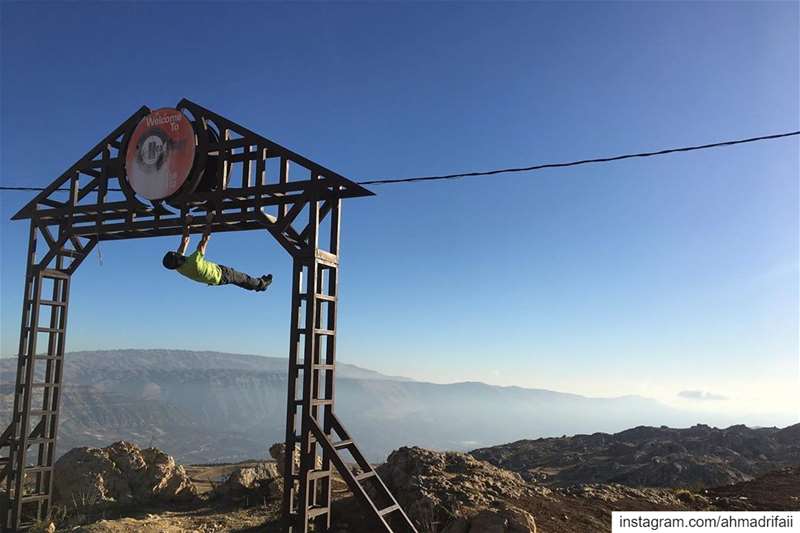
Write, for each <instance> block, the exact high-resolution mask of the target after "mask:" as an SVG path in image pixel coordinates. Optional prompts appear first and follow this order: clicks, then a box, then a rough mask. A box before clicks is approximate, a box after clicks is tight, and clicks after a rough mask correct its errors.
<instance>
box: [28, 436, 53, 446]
mask: <svg viewBox="0 0 800 533" xmlns="http://www.w3.org/2000/svg"><path fill="white" fill-rule="evenodd" d="M55 441H56V439H45V438H41V437H36V438H33V439H28V440H26V441H25V445H26V446H36V445H37V444H52V443H54V442H55Z"/></svg>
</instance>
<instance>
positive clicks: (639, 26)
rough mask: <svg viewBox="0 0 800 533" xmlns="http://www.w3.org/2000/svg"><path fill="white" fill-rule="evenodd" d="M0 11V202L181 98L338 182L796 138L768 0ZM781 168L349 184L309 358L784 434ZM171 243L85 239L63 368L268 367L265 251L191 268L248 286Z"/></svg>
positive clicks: (278, 271)
mask: <svg viewBox="0 0 800 533" xmlns="http://www.w3.org/2000/svg"><path fill="white" fill-rule="evenodd" d="M1 6H2V7H0V9H2V11H1V13H2V32H1V33H2V37H0V39H2V41H0V43H1V44H2V71H1V72H0V74H1V75H2V82H1V83H0V88H1V89H2V95H1V96H0V127H1V128H2V130H1V131H0V149H2V152H0V180H2V183H3V184H5V185H32V186H43V185H46V184H48V183H49V182H50V181H52V180H53V179H54V178H55V177H56V176H58V175H59V174H60V173H61V172H63V170H64V169H66V168H67V167H68V166H69V165H71V164H72V163H73V162H74V161H75V160H76V159H78V158H79V157H80V156H81V155H83V153H85V152H86V150H88V149H89V148H90V147H91V146H93V145H94V144H95V143H96V142H97V141H98V140H99V139H100V138H102V137H103V136H104V135H105V134H106V133H108V132H109V131H110V130H111V129H113V128H114V127H116V126H117V125H118V124H119V123H120V122H121V121H122V120H124V119H125V118H127V117H128V116H129V115H130V114H131V113H132V112H133V111H134V110H136V109H137V108H138V107H139V106H141V105H148V106H149V107H151V108H157V107H171V106H174V105H175V104H176V103H177V102H178V101H179V100H180V98H182V97H184V96H185V97H188V98H189V99H191V100H194V101H196V102H198V103H200V104H201V105H204V106H206V107H209V108H211V109H213V110H215V111H217V112H218V113H220V114H223V115H225V116H227V117H229V118H231V119H233V120H235V121H237V122H240V123H242V124H244V125H245V126H247V127H249V128H250V129H253V130H255V131H257V132H259V133H261V134H263V135H265V136H266V137H269V138H272V139H274V140H275V141H277V142H279V143H281V144H284V145H285V146H288V147H290V148H292V149H294V150H295V151H298V152H300V153H302V154H304V155H306V156H308V157H310V158H311V159H314V160H316V161H318V162H320V163H322V164H323V165H326V166H328V167H330V168H332V169H335V170H337V171H338V172H340V173H342V174H344V175H346V176H349V177H351V178H353V179H368V178H381V177H405V176H413V175H419V174H435V173H443V172H455V171H469V170H482V169H491V168H495V167H501V166H517V165H528V164H534V163H539V162H551V161H562V160H571V159H579V158H583V157H592V156H601V155H608V154H617V153H621V152H627V151H639V150H648V149H653V148H662V147H671V146H680V145H689V144H700V143H704V142H712V141H717V140H725V139H734V138H740V137H748V136H752V135H761V134H768V133H775V132H781V131H789V130H797V129H800V128H798V126H799V125H800V124H799V122H800V119H799V118H798V116H799V111H800V110H799V109H798V94H800V83H799V82H798V77H799V73H798V65H799V64H800V55H799V54H798V20H800V13H799V12H798V11H799V8H798V4H797V3H796V2H781V3H768V2H758V3H746V2H731V3H723V2H704V3H644V2H638V3H599V2H598V3H513V4H511V3H509V4H498V3H493V4H488V3H486V4H484V3H469V4H456V3H449V4H421V3H414V4H406V3H391V4H383V3H370V4H359V3H348V4H335V5H331V4H316V3H315V4H291V5H287V4H273V3H230V4H221V3H220V4H209V3H200V4H189V3H178V4H165V3H142V4H133V3H88V2H77V3H65V4H44V3H17V2H6V3H3V4H2V5H1ZM799 157H800V149H799V148H798V141H797V138H791V139H788V140H779V141H772V142H765V143H759V144H752V145H746V146H740V147H736V148H726V149H719V150H714V151H704V152H695V153H691V154H682V155H674V156H668V157H663V158H651V159H646V160H633V161H625V162H620V163H614V164H608V165H597V166H586V167H579V168H572V169H562V170H550V171H543V172H538V173H533V174H529V175H510V176H494V177H490V178H485V179H464V180H460V181H456V182H446V183H431V184H424V185H395V186H383V187H374V188H373V190H374V191H375V192H376V193H377V194H378V195H377V196H376V197H374V198H368V199H356V200H352V201H349V202H347V203H346V205H345V211H344V217H343V239H344V241H343V251H342V273H341V276H342V279H341V290H342V302H341V306H340V321H339V325H340V330H339V331H340V336H339V341H338V342H339V357H340V359H341V360H343V361H347V362H351V363H355V364H359V365H362V366H365V367H369V368H373V369H376V370H380V371H384V372H388V373H392V374H402V375H408V376H412V377H415V378H419V379H426V380H431V381H441V382H449V381H459V380H480V381H485V382H489V383H496V384H501V385H520V386H527V387H541V388H549V389H557V390H565V391H571V392H578V393H584V394H592V395H622V394H642V395H645V396H650V397H655V398H658V399H660V400H662V401H665V402H668V403H671V404H673V405H679V406H682V407H687V408H694V409H697V410H698V411H702V410H716V411H726V412H729V413H734V414H741V416H742V417H743V419H744V418H747V420H748V421H755V422H760V423H770V422H780V423H783V422H786V421H787V420H790V419H794V420H797V419H799V418H800V413H798V405H800V397H798V392H797V391H798V390H799V389H800V388H799V387H798V380H799V379H800V378H799V372H800V371H799V369H798V367H799V366H800V362H799V361H798V351H799V348H798V298H799V294H798V292H799V289H798V158H799ZM29 198H30V195H29V194H27V193H2V196H0V201H2V205H1V206H0V215H2V217H1V218H2V220H0V231H1V232H2V233H0V238H2V248H1V249H0V251H1V252H2V272H1V277H0V281H1V282H2V285H0V291H1V295H0V299H1V300H0V311H1V312H2V317H0V327H1V328H2V329H1V330H0V335H1V336H2V339H0V341H1V342H0V347H1V348H2V350H1V353H2V354H3V355H13V354H15V353H16V346H17V342H18V332H19V312H20V311H19V310H20V301H21V295H22V281H23V271H24V241H25V235H26V226H25V223H11V222H10V221H9V218H10V217H11V215H13V213H14V212H16V210H17V209H18V208H19V207H20V206H21V205H23V204H24V203H25V202H26V201H27V200H28V199H29ZM176 244H177V240H176V239H148V240H142V241H127V242H124V243H103V244H101V246H100V254H99V255H100V256H102V264H100V260H99V257H98V254H94V256H93V257H91V258H90V259H88V260H87V261H86V263H85V264H84V265H83V266H82V267H81V270H80V271H79V274H78V275H77V276H76V278H75V280H74V283H73V294H72V300H71V308H70V329H69V337H68V349H70V350H81V349H92V348H113V347H172V348H189V349H212V350H225V351H232V352H244V353H260V354H266V355H285V354H286V352H287V345H288V314H289V313H288V311H289V296H290V285H289V281H290V280H289V272H290V262H289V259H288V257H287V256H286V255H285V252H283V251H282V249H280V248H279V247H278V245H277V244H275V243H274V242H273V241H272V240H271V239H270V238H268V237H267V236H266V235H263V234H260V233H253V232H248V233H243V234H237V235H219V236H215V237H214V238H213V239H212V242H211V245H210V248H209V253H208V255H209V257H210V258H211V259H215V260H217V261H219V262H222V263H226V264H230V265H231V266H234V267H236V268H239V269H241V270H245V271H248V272H251V273H253V274H260V273H262V272H267V271H269V272H272V273H273V274H274V275H275V282H274V284H273V287H272V288H271V289H270V292H269V293H267V294H251V293H247V292H245V291H241V290H238V289H236V288H230V287H228V288H208V287H203V286H200V285H195V284H192V282H190V281H188V280H184V279H182V278H179V277H177V276H175V275H174V274H170V273H169V272H167V271H165V270H164V269H163V268H162V267H161V265H160V258H161V255H162V254H163V253H164V251H165V250H166V249H168V248H172V247H174V246H175V245H176ZM683 390H704V391H708V392H710V393H712V394H717V395H722V396H725V397H727V398H728V399H727V400H717V401H710V400H709V401H697V400H690V399H686V398H682V397H679V396H678V393H679V392H680V391H683ZM776 413H777V414H776Z"/></svg>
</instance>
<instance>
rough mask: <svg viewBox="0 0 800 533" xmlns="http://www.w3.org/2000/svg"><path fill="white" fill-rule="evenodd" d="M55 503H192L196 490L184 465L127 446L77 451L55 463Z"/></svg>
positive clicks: (157, 453)
mask: <svg viewBox="0 0 800 533" xmlns="http://www.w3.org/2000/svg"><path fill="white" fill-rule="evenodd" d="M54 475H55V483H54V490H53V492H54V497H55V499H56V501H57V502H61V503H67V504H76V505H80V506H92V505H98V504H104V503H110V502H117V503H145V502H167V501H184V502H185V501H191V500H194V499H196V498H197V488H196V487H195V486H194V484H193V483H192V482H191V480H190V479H189V476H188V475H187V474H186V471H185V470H184V468H183V466H181V465H176V464H175V460H174V459H173V458H172V457H170V456H169V455H167V454H165V453H164V452H162V451H161V450H158V449H156V448H147V449H144V450H142V449H140V448H138V447H137V446H136V445H134V444H131V443H129V442H124V441H121V442H116V443H114V444H112V445H111V446H108V447H106V448H74V449H72V450H70V451H69V452H67V453H66V454H64V455H63V456H62V457H61V458H60V459H59V460H58V461H56V464H55V471H54Z"/></svg>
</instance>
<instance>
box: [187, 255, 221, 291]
mask: <svg viewBox="0 0 800 533" xmlns="http://www.w3.org/2000/svg"><path fill="white" fill-rule="evenodd" d="M177 270H178V272H180V273H181V274H183V275H184V276H186V277H187V278H189V279H193V280H194V281H199V282H200V283H207V284H209V285H219V284H220V282H221V281H222V269H221V268H219V265H218V264H216V263H212V262H211V261H206V259H205V257H203V254H202V253H201V252H200V250H197V251H195V253H193V254H192V255H190V256H189V257H187V258H186V262H185V263H183V264H182V265H181V266H179V267H178V269H177Z"/></svg>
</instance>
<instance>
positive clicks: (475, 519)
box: [442, 503, 536, 533]
mask: <svg viewBox="0 0 800 533" xmlns="http://www.w3.org/2000/svg"><path fill="white" fill-rule="evenodd" d="M442 533H536V522H534V520H533V516H531V514H530V513H528V512H527V511H524V510H522V509H520V508H518V507H514V506H510V505H506V504H504V503H500V504H499V505H495V506H494V507H493V508H491V509H484V510H483V511H480V512H479V513H477V514H475V515H473V516H471V517H469V518H459V519H457V520H455V521H454V522H451V523H450V524H449V525H448V526H447V527H446V528H445V529H444V530H443V531H442Z"/></svg>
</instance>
